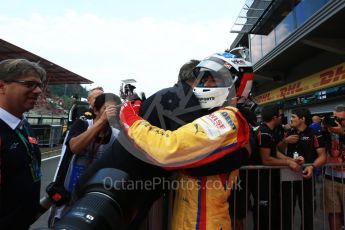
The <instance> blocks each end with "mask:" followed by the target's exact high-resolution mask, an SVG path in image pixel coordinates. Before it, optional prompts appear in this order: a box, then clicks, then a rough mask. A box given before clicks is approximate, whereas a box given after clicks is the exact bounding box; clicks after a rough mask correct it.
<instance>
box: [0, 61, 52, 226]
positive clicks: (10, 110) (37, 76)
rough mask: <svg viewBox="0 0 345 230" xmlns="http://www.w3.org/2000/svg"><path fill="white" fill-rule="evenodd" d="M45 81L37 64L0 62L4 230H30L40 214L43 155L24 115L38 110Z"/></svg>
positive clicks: (0, 213)
mask: <svg viewBox="0 0 345 230" xmlns="http://www.w3.org/2000/svg"><path fill="white" fill-rule="evenodd" d="M45 79H46V72H45V70H44V69H43V68H42V67H41V66H39V64H37V63H34V62H30V61H28V60H25V59H7V60H3V61H1V62H0V176H1V177H0V229H16V230H20V229H28V228H29V227H30V225H31V224H32V223H33V222H34V221H35V220H36V218H37V217H38V214H39V207H40V206H39V199H40V185H41V152H40V150H39V148H38V145H37V139H36V136H35V134H34V133H33V131H32V128H31V127H30V125H29V123H28V122H27V120H26V119H25V117H24V116H23V113H24V112H27V111H29V110H30V109H32V108H33V107H34V105H35V103H36V101H37V99H38V96H39V95H40V94H41V93H42V89H43V82H44V81H45Z"/></svg>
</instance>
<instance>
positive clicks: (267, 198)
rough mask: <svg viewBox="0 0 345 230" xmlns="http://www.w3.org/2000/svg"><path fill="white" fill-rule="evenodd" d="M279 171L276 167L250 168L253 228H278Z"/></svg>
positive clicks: (255, 229)
mask: <svg viewBox="0 0 345 230" xmlns="http://www.w3.org/2000/svg"><path fill="white" fill-rule="evenodd" d="M279 178H280V172H279V170H277V169H264V170H259V171H254V170H252V171H251V170H250V172H249V189H250V193H251V194H252V196H253V200H254V204H253V218H254V220H253V222H254V230H257V229H260V230H266V229H267V230H268V229H271V230H277V229H280V186H279Z"/></svg>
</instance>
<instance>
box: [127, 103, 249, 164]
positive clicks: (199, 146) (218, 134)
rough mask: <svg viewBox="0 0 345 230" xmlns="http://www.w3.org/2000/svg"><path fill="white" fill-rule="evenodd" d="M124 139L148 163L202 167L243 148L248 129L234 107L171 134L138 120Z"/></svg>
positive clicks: (218, 111) (201, 118)
mask: <svg viewBox="0 0 345 230" xmlns="http://www.w3.org/2000/svg"><path fill="white" fill-rule="evenodd" d="M128 136H129V137H130V138H131V139H132V140H133V141H134V143H135V144H136V145H137V146H138V147H139V148H140V149H142V150H143V151H144V152H145V154H147V157H148V158H149V159H150V160H152V161H153V162H155V163H156V164H158V165H159V166H162V167H164V168H166V169H168V170H169V169H171V170H175V169H179V168H191V167H197V166H200V165H204V164H207V163H209V162H212V161H215V160H217V159H220V158H222V157H223V156H225V155H226V154H230V153H231V152H234V151H236V150H237V149H239V148H242V147H244V146H245V145H246V144H247V143H248V141H249V126H248V124H247V122H246V120H245V119H244V118H243V116H242V115H241V113H240V112H239V111H238V110H237V109H236V108H233V107H224V108H222V109H220V110H217V111H215V112H213V113H211V114H209V115H206V116H203V117H200V118H198V119H196V120H194V121H193V122H191V123H188V124H185V125H184V126H182V127H180V128H179V129H177V130H175V131H169V130H164V129H161V128H158V127H155V126H153V125H151V124H150V123H149V122H147V121H144V120H138V121H135V122H134V123H133V125H132V126H131V127H130V128H129V130H128Z"/></svg>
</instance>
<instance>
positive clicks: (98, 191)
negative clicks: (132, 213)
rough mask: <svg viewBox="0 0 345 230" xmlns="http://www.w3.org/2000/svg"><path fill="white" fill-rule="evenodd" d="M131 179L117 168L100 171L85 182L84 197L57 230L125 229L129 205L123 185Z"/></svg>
mask: <svg viewBox="0 0 345 230" xmlns="http://www.w3.org/2000/svg"><path fill="white" fill-rule="evenodd" d="M128 179H129V176H128V174H127V173H125V172H123V171H121V170H118V169H114V168H104V169H101V170H99V171H98V172H97V173H96V174H95V175H94V176H93V177H92V178H91V179H90V180H89V181H88V182H87V183H85V184H84V185H83V187H82V189H81V191H82V195H81V198H80V199H79V200H78V201H77V202H76V203H75V204H74V205H73V206H72V207H71V208H70V210H69V211H68V212H67V213H66V215H65V216H64V217H63V218H62V219H61V220H60V221H58V222H57V223H56V225H55V228H54V229H57V230H62V229H67V230H72V229H73V230H76V229H80V230H96V229H102V230H113V229H122V228H123V226H124V225H125V223H126V218H125V217H126V213H127V212H128V207H129V203H128V198H127V195H126V194H127V193H126V190H125V189H122V188H123V185H124V183H126V181H128Z"/></svg>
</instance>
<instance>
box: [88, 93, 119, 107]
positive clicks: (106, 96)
mask: <svg viewBox="0 0 345 230" xmlns="http://www.w3.org/2000/svg"><path fill="white" fill-rule="evenodd" d="M107 101H114V102H115V103H116V104H117V105H119V104H121V99H120V97H119V96H117V95H115V94H113V93H102V94H100V95H98V96H97V97H96V99H95V104H94V106H93V107H94V109H95V110H97V111H99V110H100V109H101V108H102V106H103V105H104V103H105V102H107Z"/></svg>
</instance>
